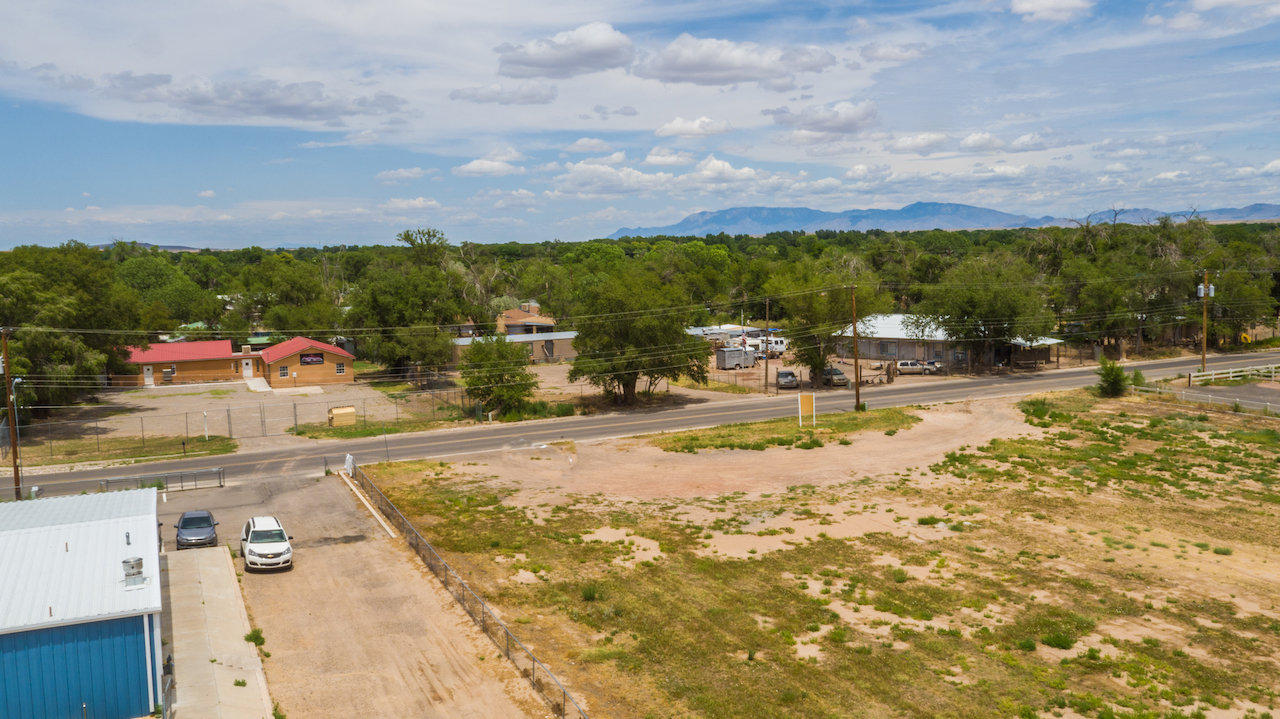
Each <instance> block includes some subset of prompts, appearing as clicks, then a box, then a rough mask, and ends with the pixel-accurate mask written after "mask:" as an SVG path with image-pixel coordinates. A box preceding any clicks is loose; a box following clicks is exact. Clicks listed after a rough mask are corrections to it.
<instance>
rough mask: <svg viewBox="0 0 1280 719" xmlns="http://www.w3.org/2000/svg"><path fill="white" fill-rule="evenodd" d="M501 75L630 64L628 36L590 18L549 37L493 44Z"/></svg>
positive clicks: (570, 73) (565, 73)
mask: <svg viewBox="0 0 1280 719" xmlns="http://www.w3.org/2000/svg"><path fill="white" fill-rule="evenodd" d="M494 51H495V52H497V53H498V74H499V75H503V76H505V77H552V78H566V77H574V76H575V75H585V74H588V73H593V72H599V71H601V70H608V69H611V68H616V67H626V66H627V65H630V64H631V59H632V58H633V57H634V55H635V48H634V47H633V46H632V44H631V39H630V38H628V37H627V36H626V35H623V34H622V33H620V32H618V31H617V30H615V29H613V26H612V25H609V24H608V23H603V22H593V23H588V24H586V25H583V26H581V27H578V28H575V29H573V30H566V31H564V32H561V33H557V34H556V35H554V36H552V37H550V38H542V39H538V40H533V41H531V42H527V43H523V44H519V45H515V44H511V43H505V44H502V45H499V46H498V47H496V48H494Z"/></svg>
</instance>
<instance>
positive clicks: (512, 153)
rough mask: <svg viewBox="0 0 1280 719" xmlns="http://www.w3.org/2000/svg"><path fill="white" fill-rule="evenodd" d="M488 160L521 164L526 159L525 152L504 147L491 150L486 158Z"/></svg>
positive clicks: (507, 146) (508, 146)
mask: <svg viewBox="0 0 1280 719" xmlns="http://www.w3.org/2000/svg"><path fill="white" fill-rule="evenodd" d="M484 159H486V160H498V161H499V162H519V161H521V160H524V159H526V158H525V156H524V153H523V152H520V151H519V150H517V149H516V148H514V147H512V146H510V145H502V146H500V147H495V148H494V149H492V150H490V151H489V152H488V154H486V155H485V156H484Z"/></svg>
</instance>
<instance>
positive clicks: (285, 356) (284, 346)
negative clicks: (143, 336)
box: [111, 337, 355, 387]
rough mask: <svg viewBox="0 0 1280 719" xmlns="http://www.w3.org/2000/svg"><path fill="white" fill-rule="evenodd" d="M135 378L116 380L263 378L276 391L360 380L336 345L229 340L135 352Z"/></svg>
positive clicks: (115, 379)
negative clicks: (260, 345) (257, 345)
mask: <svg viewBox="0 0 1280 719" xmlns="http://www.w3.org/2000/svg"><path fill="white" fill-rule="evenodd" d="M129 363H130V364H131V365H134V366H136V367H137V368H138V372H137V373H136V374H120V375H113V376H112V377H111V384H113V385H115V386H118V387H143V386H153V385H162V384H191V383H196V382H231V381H235V380H242V379H252V378H254V377H261V378H263V379H265V380H266V381H267V384H269V385H271V386H272V387H294V386H302V385H315V384H334V383H338V382H352V381H354V380H355V366H354V365H355V356H354V355H352V354H351V353H350V352H347V351H346V350H344V349H342V348H340V347H335V346H333V345H331V344H327V343H324V342H320V341H317V340H313V339H309V338H307V337H294V338H293V339H289V340H285V341H284V342H280V343H278V344H274V345H271V346H270V347H267V348H266V349H263V350H261V351H257V350H253V349H252V348H250V347H249V346H248V345H243V346H241V348H240V351H239V352H237V351H235V350H234V349H232V347H231V341H230V340H203V341H198V342H168V343H157V344H154V345H151V346H150V347H148V348H147V349H145V350H144V349H141V348H137V347H134V348H132V349H131V350H130V354H129Z"/></svg>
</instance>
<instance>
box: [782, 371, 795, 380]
mask: <svg viewBox="0 0 1280 719" xmlns="http://www.w3.org/2000/svg"><path fill="white" fill-rule="evenodd" d="M778 376H779V377H784V378H786V379H791V378H792V377H795V376H796V375H795V373H794V372H779V373H778Z"/></svg>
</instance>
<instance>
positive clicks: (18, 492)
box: [0, 327, 22, 500]
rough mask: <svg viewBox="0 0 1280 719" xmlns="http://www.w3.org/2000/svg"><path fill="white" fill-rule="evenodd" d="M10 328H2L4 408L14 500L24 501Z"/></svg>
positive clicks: (0, 348) (0, 352)
mask: <svg viewBox="0 0 1280 719" xmlns="http://www.w3.org/2000/svg"><path fill="white" fill-rule="evenodd" d="M9 333H10V330H9V328H8V327H0V361H3V362H4V408H5V411H6V412H7V413H8V414H9V459H10V460H12V461H13V498H14V499H15V500H19V499H22V474H21V473H20V472H19V471H18V411H17V410H16V409H14V406H13V379H12V378H11V376H10V370H9V367H10V363H9Z"/></svg>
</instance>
